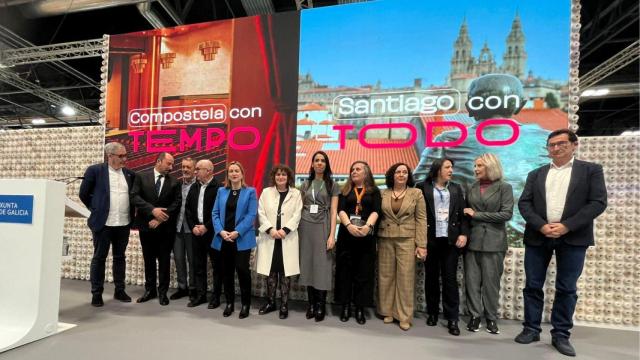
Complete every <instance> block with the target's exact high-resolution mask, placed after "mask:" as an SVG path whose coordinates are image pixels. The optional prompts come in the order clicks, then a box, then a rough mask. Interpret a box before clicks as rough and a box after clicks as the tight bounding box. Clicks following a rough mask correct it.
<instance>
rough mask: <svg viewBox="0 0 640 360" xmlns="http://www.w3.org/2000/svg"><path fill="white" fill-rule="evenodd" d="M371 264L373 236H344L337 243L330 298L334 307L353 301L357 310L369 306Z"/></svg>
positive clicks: (372, 280) (374, 258)
mask: <svg viewBox="0 0 640 360" xmlns="http://www.w3.org/2000/svg"><path fill="white" fill-rule="evenodd" d="M340 230H341V231H342V229H340ZM375 262H376V241H375V238H374V237H373V236H366V237H364V238H353V237H351V236H349V237H347V236H345V237H343V238H341V239H340V240H338V243H337V245H336V285H335V286H336V288H335V295H334V297H335V301H336V302H337V303H340V304H343V305H346V304H350V303H351V302H352V301H353V303H354V304H355V305H356V306H358V307H364V306H371V305H373V285H374V274H375Z"/></svg>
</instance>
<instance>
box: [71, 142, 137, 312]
mask: <svg viewBox="0 0 640 360" xmlns="http://www.w3.org/2000/svg"><path fill="white" fill-rule="evenodd" d="M104 152H105V155H106V156H107V162H106V163H102V164H96V165H91V166H89V167H88V168H87V170H86V171H85V173H84V179H83V180H82V184H81V185H80V193H79V196H80V200H81V201H82V203H83V204H84V205H85V206H86V207H87V208H88V209H89V210H91V215H90V216H89V220H88V221H87V223H88V225H89V228H90V229H91V233H92V234H93V258H92V259H91V268H90V278H91V294H92V295H93V296H92V299H91V305H93V306H96V307H100V306H103V305H104V302H103V300H102V291H103V290H104V270H105V262H106V260H107V255H108V254H109V245H111V246H112V251H113V282H114V284H115V288H116V289H115V292H114V294H113V298H114V299H116V300H120V301H122V302H131V298H130V297H129V295H127V293H126V292H125V291H124V287H125V286H124V279H125V269H126V261H125V250H126V249H127V244H128V243H129V230H130V226H131V220H132V219H133V206H130V204H129V190H130V189H131V188H132V186H133V181H134V178H135V174H134V173H133V171H131V170H129V169H127V168H125V167H124V165H125V161H126V158H127V149H125V147H124V146H123V145H122V144H119V143H116V142H111V143H108V144H107V145H105V147H104Z"/></svg>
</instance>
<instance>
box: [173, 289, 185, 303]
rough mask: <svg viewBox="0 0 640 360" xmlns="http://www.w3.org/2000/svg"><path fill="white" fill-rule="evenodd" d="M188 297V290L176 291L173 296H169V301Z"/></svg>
mask: <svg viewBox="0 0 640 360" xmlns="http://www.w3.org/2000/svg"><path fill="white" fill-rule="evenodd" d="M188 295H189V290H187V289H178V291H176V292H174V293H173V294H171V296H170V297H169V299H171V300H178V299H182V298H183V297H185V296H188Z"/></svg>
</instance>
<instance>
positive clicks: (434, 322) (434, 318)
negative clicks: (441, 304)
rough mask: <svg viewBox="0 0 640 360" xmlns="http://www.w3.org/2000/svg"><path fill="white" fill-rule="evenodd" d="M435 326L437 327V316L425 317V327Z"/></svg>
mask: <svg viewBox="0 0 640 360" xmlns="http://www.w3.org/2000/svg"><path fill="white" fill-rule="evenodd" d="M436 325H438V315H429V316H427V326H436Z"/></svg>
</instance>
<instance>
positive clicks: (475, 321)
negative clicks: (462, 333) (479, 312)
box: [467, 316, 495, 332]
mask: <svg viewBox="0 0 640 360" xmlns="http://www.w3.org/2000/svg"><path fill="white" fill-rule="evenodd" d="M487 323H488V321H487ZM494 323H495V322H494ZM467 330H469V331H473V332H478V331H480V318H479V317H473V316H472V317H471V318H470V319H469V322H468V323H467ZM487 331H488V329H487Z"/></svg>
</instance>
